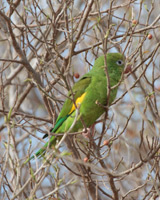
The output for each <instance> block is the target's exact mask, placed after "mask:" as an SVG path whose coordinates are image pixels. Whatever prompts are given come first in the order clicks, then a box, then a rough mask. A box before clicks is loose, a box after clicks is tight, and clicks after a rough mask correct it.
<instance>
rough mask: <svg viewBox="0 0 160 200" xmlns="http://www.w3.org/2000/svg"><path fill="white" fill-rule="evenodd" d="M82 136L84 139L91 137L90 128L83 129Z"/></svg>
mask: <svg viewBox="0 0 160 200" xmlns="http://www.w3.org/2000/svg"><path fill="white" fill-rule="evenodd" d="M82 135H83V137H85V138H90V137H91V135H92V133H91V129H90V128H85V129H83V131H82Z"/></svg>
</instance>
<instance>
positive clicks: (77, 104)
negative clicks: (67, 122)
mask: <svg viewBox="0 0 160 200" xmlns="http://www.w3.org/2000/svg"><path fill="white" fill-rule="evenodd" d="M85 95H86V92H85V93H84V94H82V95H81V96H80V97H79V98H77V99H76V102H75V104H76V107H77V108H79V107H80V105H81V103H82V101H83V99H84V97H85ZM75 104H73V106H72V108H71V111H70V112H69V114H71V113H72V112H73V111H74V110H75V109H76V107H75Z"/></svg>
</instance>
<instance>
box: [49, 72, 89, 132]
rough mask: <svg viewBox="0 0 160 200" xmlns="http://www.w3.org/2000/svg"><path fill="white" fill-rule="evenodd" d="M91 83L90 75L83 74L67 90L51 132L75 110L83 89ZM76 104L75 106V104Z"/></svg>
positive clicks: (80, 100) (81, 97)
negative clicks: (66, 96) (70, 88)
mask: <svg viewBox="0 0 160 200" xmlns="http://www.w3.org/2000/svg"><path fill="white" fill-rule="evenodd" d="M90 83H91V76H83V78H81V79H80V80H79V81H78V82H76V83H75V84H74V86H73V88H72V91H69V93H68V98H67V99H66V101H65V103H64V105H63V107H62V110H61V112H60V113H59V116H58V118H57V120H56V124H55V126H54V128H52V129H51V132H52V133H55V132H56V130H57V129H58V128H59V127H60V126H61V125H62V124H63V122H64V121H65V120H66V119H67V118H68V117H69V116H70V115H71V114H72V113H73V111H75V109H76V107H78V104H79V103H81V102H82V101H83V99H84V96H85V90H86V88H87V87H88V86H89V85H90ZM75 105H76V106H75Z"/></svg>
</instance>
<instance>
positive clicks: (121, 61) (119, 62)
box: [116, 60, 124, 65]
mask: <svg viewBox="0 0 160 200" xmlns="http://www.w3.org/2000/svg"><path fill="white" fill-rule="evenodd" d="M116 63H117V65H123V64H124V62H123V60H118V61H117V62H116Z"/></svg>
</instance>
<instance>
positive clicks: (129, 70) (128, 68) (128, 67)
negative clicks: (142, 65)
mask: <svg viewBox="0 0 160 200" xmlns="http://www.w3.org/2000/svg"><path fill="white" fill-rule="evenodd" d="M131 71H132V64H131V63H127V65H126V67H125V70H124V74H128V73H129V72H131Z"/></svg>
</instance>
